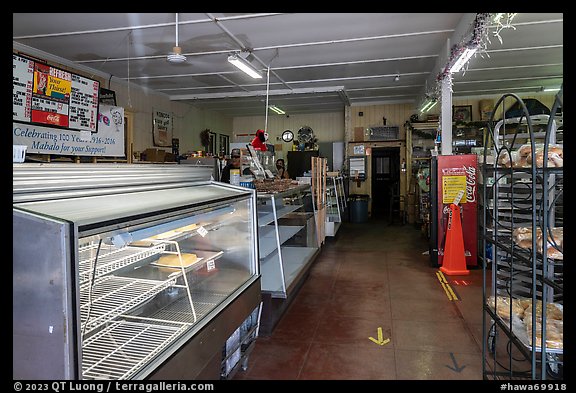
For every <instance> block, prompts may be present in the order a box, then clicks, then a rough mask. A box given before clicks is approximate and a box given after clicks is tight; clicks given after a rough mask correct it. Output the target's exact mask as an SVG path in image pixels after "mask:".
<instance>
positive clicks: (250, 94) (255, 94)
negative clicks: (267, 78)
mask: <svg viewBox="0 0 576 393" xmlns="http://www.w3.org/2000/svg"><path fill="white" fill-rule="evenodd" d="M342 90H344V86H333V87H317V88H314V87H312V88H301V89H276V90H272V91H269V92H268V95H271V96H281V95H290V94H317V93H331V92H332V93H337V94H338V92H339V91H342ZM258 96H266V90H258V91H250V92H239V93H211V94H182V95H171V96H170V99H171V100H172V101H179V100H199V99H211V98H232V97H258Z"/></svg>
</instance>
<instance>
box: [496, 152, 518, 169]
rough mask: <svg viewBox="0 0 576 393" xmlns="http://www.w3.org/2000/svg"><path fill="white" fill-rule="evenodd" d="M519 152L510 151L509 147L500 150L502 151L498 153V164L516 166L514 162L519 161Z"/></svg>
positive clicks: (505, 166)
mask: <svg viewBox="0 0 576 393" xmlns="http://www.w3.org/2000/svg"><path fill="white" fill-rule="evenodd" d="M518 158H519V156H518V152H517V151H514V150H512V151H510V150H508V149H502V150H500V153H498V161H497V163H498V166H501V167H504V168H511V167H512V166H514V163H515V162H517V161H518Z"/></svg>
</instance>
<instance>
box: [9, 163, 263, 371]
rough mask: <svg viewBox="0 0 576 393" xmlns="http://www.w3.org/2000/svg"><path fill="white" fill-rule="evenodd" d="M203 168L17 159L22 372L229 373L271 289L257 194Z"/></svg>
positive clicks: (16, 303)
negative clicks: (230, 344) (262, 258)
mask: <svg viewBox="0 0 576 393" xmlns="http://www.w3.org/2000/svg"><path fill="white" fill-rule="evenodd" d="M75 165H78V166H76V167H75ZM90 165H91V166H90ZM172 167H175V166H172ZM43 169H45V172H46V173H45V175H44V176H43V175H42V173H43V172H44V171H43ZM191 170H192V171H193V169H190V168H188V169H185V168H180V169H177V170H176V173H180V174H181V175H182V176H179V175H175V174H173V175H172V180H171V181H168V180H166V176H163V175H164V174H165V173H163V172H165V171H167V172H168V173H169V172H170V171H172V169H171V168H168V169H166V168H162V167H161V166H158V167H156V168H154V169H148V168H146V167H144V166H141V165H133V166H132V165H124V166H118V167H111V166H105V165H104V166H101V167H98V166H97V164H87V165H85V166H83V165H81V164H70V165H69V166H58V165H47V166H45V167H40V166H38V165H31V166H18V167H16V166H15V167H14V189H13V190H14V194H13V195H14V196H13V230H14V232H13V299H14V300H13V343H14V347H13V378H14V379H50V380H54V379H145V378H146V379H147V378H151V379H197V378H200V379H219V378H220V377H221V368H220V364H221V362H222V361H223V354H222V350H223V348H224V346H225V344H226V342H227V340H228V339H229V337H230V336H231V335H232V334H233V333H234V331H235V330H237V329H238V328H239V327H240V326H241V325H242V324H243V322H244V321H245V319H246V318H247V317H248V316H249V315H251V313H252V312H253V310H254V308H255V307H258V306H259V304H260V302H261V297H260V269H259V264H258V251H257V248H256V247H257V240H256V239H257V227H256V209H255V207H256V195H255V192H254V191H253V190H249V189H245V188H240V187H235V186H230V185H226V184H222V183H217V182H211V181H203V180H196V181H188V180H185V179H186V178H193V177H194V176H191V174H190V173H189V171H191ZM145 172H146V173H147V175H144V173H145ZM202 173H204V172H202ZM204 175H205V174H202V175H201V177H203V176H204ZM139 176H140V180H137V179H138V178H139ZM142 178H144V179H145V180H143V179H142ZM121 179H124V182H123V183H124V184H122V181H121ZM83 182H87V183H90V184H91V185H92V187H88V186H87V185H78V183H80V184H82V183H83ZM97 184H100V187H97V186H96V185H97ZM114 184H116V186H113V185H114ZM106 185H107V186H106ZM240 355H242V353H240Z"/></svg>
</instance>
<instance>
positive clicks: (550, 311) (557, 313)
mask: <svg viewBox="0 0 576 393" xmlns="http://www.w3.org/2000/svg"><path fill="white" fill-rule="evenodd" d="M531 303H532V302H530V304H529V305H528V307H526V309H525V310H524V321H526V320H527V319H531V318H532V304H531ZM536 319H537V320H541V319H542V301H537V302H536ZM546 319H556V320H558V321H562V320H564V307H563V306H562V304H560V303H553V302H551V303H546Z"/></svg>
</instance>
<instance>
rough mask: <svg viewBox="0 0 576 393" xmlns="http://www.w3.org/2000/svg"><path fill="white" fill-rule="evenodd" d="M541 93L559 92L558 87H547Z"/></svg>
mask: <svg viewBox="0 0 576 393" xmlns="http://www.w3.org/2000/svg"><path fill="white" fill-rule="evenodd" d="M542 91H560V88H559V87H548V88H546V89H544V90H542Z"/></svg>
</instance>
